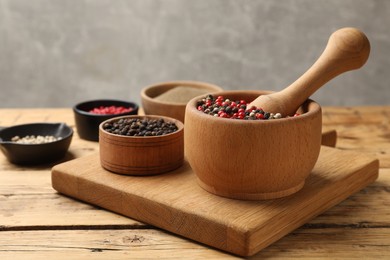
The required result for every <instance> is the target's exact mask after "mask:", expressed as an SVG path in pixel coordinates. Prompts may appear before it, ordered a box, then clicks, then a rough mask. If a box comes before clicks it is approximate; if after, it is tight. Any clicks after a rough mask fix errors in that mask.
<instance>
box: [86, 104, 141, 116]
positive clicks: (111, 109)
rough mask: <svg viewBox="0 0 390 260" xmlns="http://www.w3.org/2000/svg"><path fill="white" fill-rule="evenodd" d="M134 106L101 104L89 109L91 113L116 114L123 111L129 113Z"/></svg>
mask: <svg viewBox="0 0 390 260" xmlns="http://www.w3.org/2000/svg"><path fill="white" fill-rule="evenodd" d="M132 110H133V108H131V107H129V108H126V107H123V106H118V107H117V106H108V107H105V106H100V107H95V108H93V109H91V110H90V111H89V113H92V114H97V115H116V114H122V113H128V112H131V111H132Z"/></svg>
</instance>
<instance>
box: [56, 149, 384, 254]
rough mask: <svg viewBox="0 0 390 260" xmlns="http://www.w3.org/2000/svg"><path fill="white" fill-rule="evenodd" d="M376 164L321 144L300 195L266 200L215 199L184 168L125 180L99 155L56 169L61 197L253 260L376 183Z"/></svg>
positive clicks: (57, 185) (371, 160)
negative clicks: (292, 233)
mask: <svg viewBox="0 0 390 260" xmlns="http://www.w3.org/2000/svg"><path fill="white" fill-rule="evenodd" d="M378 171H379V161H378V160H376V159H374V158H370V157H369V156H367V155H365V154H357V153H352V152H348V151H341V150H338V149H335V148H330V147H325V146H322V148H321V153H320V157H319V159H318V162H317V164H316V166H315V168H314V169H313V172H312V174H311V175H310V176H309V178H308V179H307V181H306V184H305V186H304V187H303V189H302V190H301V191H299V192H298V193H296V194H294V195H292V196H289V197H286V198H282V199H275V200H269V201H241V200H233V199H227V198H223V197H218V196H215V195H212V194H210V193H208V192H206V191H204V190H203V189H202V188H200V186H199V185H198V184H197V179H196V176H195V174H194V173H193V172H192V169H191V168H190V166H189V164H188V163H187V162H186V163H185V164H184V165H183V167H181V168H179V169H177V170H175V171H173V172H169V173H166V174H163V175H157V176H148V177H133V176H123V175H118V174H114V173H111V172H108V171H106V170H104V169H103V168H101V166H100V162H99V155H98V154H94V155H90V156H86V157H82V158H79V159H75V160H72V161H69V162H65V163H62V164H59V165H57V166H55V167H54V168H53V169H52V185H53V188H54V189H56V190H57V191H58V192H60V193H63V194H65V195H68V196H70V197H74V198H76V199H79V200H82V201H85V202H88V203H91V204H94V205H97V206H100V207H102V208H105V209H108V210H111V211H114V212H117V213H120V214H122V215H125V216H128V217H131V218H134V219H136V220H139V221H142V222H145V223H149V224H151V225H154V226H157V227H160V228H162V229H165V230H168V231H170V232H173V233H176V234H179V235H182V236H184V237H187V238H190V239H193V240H196V241H199V242H201V243H204V244H207V245H210V246H213V247H216V248H219V249H221V250H224V251H228V252H231V253H234V254H237V255H241V256H250V255H253V254H255V253H257V252H258V251H260V250H261V249H263V248H265V247H266V246H268V245H270V244H271V243H273V242H275V241H277V240H278V239H280V238H282V237H283V236H285V235H287V234H288V233H289V232H291V231H293V230H294V229H296V228H298V227H299V226H301V225H303V224H305V223H306V222H308V221H309V220H310V219H312V218H314V217H315V216H317V215H319V214H321V213H322V212H324V211H325V210H327V209H329V208H330V207H332V206H334V205H336V204H338V203H340V202H341V201H343V200H344V199H346V198H347V197H348V196H350V195H351V194H353V193H355V192H357V191H359V190H361V189H363V188H364V187H365V186H367V185H368V184H370V183H372V182H374V181H375V179H376V178H377V177H378Z"/></svg>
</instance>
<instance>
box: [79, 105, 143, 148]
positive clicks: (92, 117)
mask: <svg viewBox="0 0 390 260" xmlns="http://www.w3.org/2000/svg"><path fill="white" fill-rule="evenodd" d="M101 106H103V107H109V106H116V107H119V106H122V107H125V108H132V110H131V111H130V112H126V113H120V114H111V115H100V114H94V113H90V112H89V111H90V110H92V109H94V108H97V107H101ZM73 112H74V116H75V121H76V129H77V133H78V135H79V136H80V138H82V139H85V140H89V141H99V125H100V123H101V122H103V121H106V120H107V119H111V118H114V117H117V116H127V115H137V114H138V105H137V104H136V103H133V102H127V101H121V100H110V99H101V100H91V101H86V102H82V103H79V104H77V105H75V106H74V107H73Z"/></svg>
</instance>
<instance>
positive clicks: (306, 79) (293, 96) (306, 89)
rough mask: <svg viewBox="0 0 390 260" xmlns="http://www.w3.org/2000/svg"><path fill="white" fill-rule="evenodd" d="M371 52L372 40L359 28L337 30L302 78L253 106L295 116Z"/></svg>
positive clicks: (264, 96) (365, 59) (365, 58)
mask: <svg viewBox="0 0 390 260" xmlns="http://www.w3.org/2000/svg"><path fill="white" fill-rule="evenodd" d="M369 54H370V42H369V41H368V39H367V37H366V36H365V35H364V33H362V32H361V31H359V30H357V29H355V28H342V29H340V30H337V31H336V32H334V33H333V34H332V35H331V36H330V38H329V41H328V44H327V46H326V48H325V50H324V52H323V53H322V54H321V56H320V57H319V58H318V60H317V61H316V62H315V63H314V64H313V65H312V66H311V68H310V69H309V70H307V71H306V72H305V73H304V74H303V75H302V76H301V77H300V78H298V79H297V80H296V81H295V82H294V83H292V84H291V85H290V86H288V87H286V88H285V89H283V90H281V91H279V92H275V93H272V94H267V95H261V96H259V97H258V98H256V99H255V100H253V101H252V102H251V103H250V104H249V106H256V107H260V108H262V109H264V111H266V112H272V113H281V114H282V116H283V117H285V116H292V115H294V114H295V112H296V111H297V109H298V108H299V107H300V106H301V105H302V104H303V103H304V102H305V101H306V99H308V98H309V97H310V96H311V95H312V94H313V93H314V92H315V91H317V89H319V88H320V87H322V86H323V85H324V84H325V83H327V82H328V81H330V80H331V79H333V78H334V77H336V76H338V75H340V74H341V73H343V72H346V71H349V70H354V69H358V68H360V67H362V66H363V65H364V63H365V62H366V61H367V59H368V56H369Z"/></svg>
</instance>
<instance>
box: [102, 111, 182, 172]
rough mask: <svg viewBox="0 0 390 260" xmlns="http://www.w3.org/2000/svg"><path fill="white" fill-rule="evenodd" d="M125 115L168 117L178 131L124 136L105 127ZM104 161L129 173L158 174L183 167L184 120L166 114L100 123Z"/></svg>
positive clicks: (113, 167)
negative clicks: (153, 134) (106, 129)
mask: <svg viewBox="0 0 390 260" xmlns="http://www.w3.org/2000/svg"><path fill="white" fill-rule="evenodd" d="M121 118H140V119H144V118H146V119H160V118H162V119H164V121H166V122H167V121H168V122H173V123H175V124H176V126H177V127H178V130H177V131H175V132H173V133H170V134H166V135H161V136H123V135H116V134H112V133H109V132H107V131H105V130H104V129H103V125H104V124H105V123H108V122H112V121H117V120H119V119H121ZM99 147H100V162H101V165H102V167H103V168H105V169H107V170H109V171H112V172H115V173H120V174H126V175H154V174H160V173H164V172H168V171H172V170H174V169H176V168H179V167H180V166H181V165H182V164H183V160H184V134H183V123H181V122H180V121H178V120H176V119H173V118H169V117H163V116H123V117H116V118H113V119H109V120H106V121H104V122H103V123H101V124H100V125H99Z"/></svg>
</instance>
